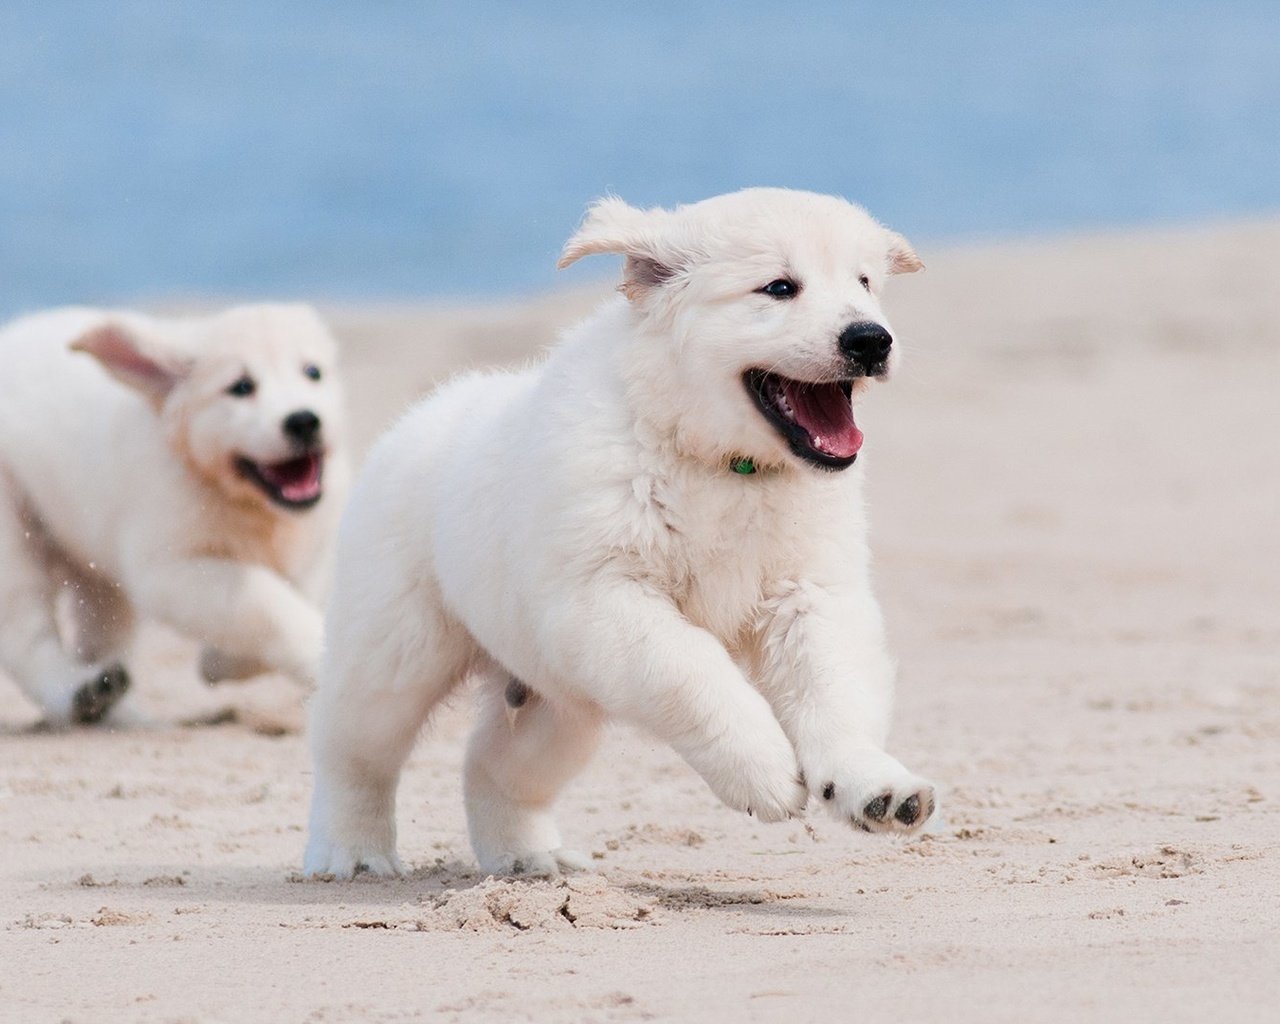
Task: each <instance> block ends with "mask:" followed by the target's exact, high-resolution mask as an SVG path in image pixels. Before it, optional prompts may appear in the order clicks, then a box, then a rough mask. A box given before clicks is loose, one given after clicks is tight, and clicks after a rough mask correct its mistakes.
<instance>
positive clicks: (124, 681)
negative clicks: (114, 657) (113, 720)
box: [71, 664, 129, 725]
mask: <svg viewBox="0 0 1280 1024" xmlns="http://www.w3.org/2000/svg"><path fill="white" fill-rule="evenodd" d="M128 689H129V673H128V672H126V671H125V669H124V666H123V665H120V664H113V665H107V666H106V667H105V668H103V669H100V670H99V671H98V673H97V674H96V675H95V676H94V677H93V678H92V679H90V680H89V681H88V682H86V683H82V684H81V685H80V686H79V687H78V688H77V689H76V691H75V693H74V694H73V695H72V698H71V719H72V721H75V722H79V723H80V724H82V725H92V724H94V723H95V722H100V721H102V718H103V716H104V715H106V713H107V712H108V711H110V710H111V709H112V708H113V707H115V705H116V702H117V701H119V700H120V698H121V697H123V696H124V695H125V693H126V692H127V691H128Z"/></svg>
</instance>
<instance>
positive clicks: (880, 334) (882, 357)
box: [837, 320, 893, 377]
mask: <svg viewBox="0 0 1280 1024" xmlns="http://www.w3.org/2000/svg"><path fill="white" fill-rule="evenodd" d="M837 343H838V344H839V346H840V354H841V355H843V356H844V357H845V358H846V359H847V360H849V362H850V363H851V364H852V365H853V366H854V367H855V368H856V369H857V370H858V371H861V374H860V375H862V376H867V377H879V376H881V375H882V374H883V373H884V372H885V369H886V367H887V365H888V361H889V350H890V349H892V348H893V337H892V336H891V335H890V334H889V332H888V331H886V330H885V329H884V328H883V327H881V326H880V325H879V324H877V323H872V322H871V321H867V320H864V321H859V322H857V323H852V324H850V325H849V326H848V327H846V328H845V329H844V330H843V331H841V332H840V338H839V340H838V342H837Z"/></svg>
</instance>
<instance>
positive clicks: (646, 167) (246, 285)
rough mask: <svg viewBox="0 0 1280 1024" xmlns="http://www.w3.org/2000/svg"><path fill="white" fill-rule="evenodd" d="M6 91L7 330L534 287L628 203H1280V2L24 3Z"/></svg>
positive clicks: (1080, 212)
mask: <svg viewBox="0 0 1280 1024" xmlns="http://www.w3.org/2000/svg"><path fill="white" fill-rule="evenodd" d="M541 8H545V9H541ZM0 97H2V102H0V313H3V314H6V315H7V314H11V313H14V312H17V311H20V310H23V309H29V308H33V307H37V306H41V305H46V304H52V303H62V302H127V301H139V300H146V299H155V298H163V297H166V296H176V297H195V296H260V295H284V296H298V297H307V298H315V299H337V300H359V299H405V300H411V299H417V298H438V297H462V296H471V297H475V296H488V295H495V294H511V293H522V292H529V291H532V290H537V289H542V288H544V287H549V286H551V285H553V284H554V283H556V282H557V277H556V274H555V271H554V269H553V265H554V261H555V255H556V252H557V251H558V249H559V246H560V244H561V242H562V241H563V239H564V238H565V237H566V235H567V234H568V233H569V232H570V231H571V230H572V228H573V227H574V225H575V224H576V223H577V221H578V219H579V217H580V215H581V212H582V209H583V207H584V205H585V203H586V202H587V201H588V200H589V199H590V198H592V197H593V196H596V195H599V194H601V193H603V192H605V191H608V190H612V191H616V192H617V193H619V194H620V195H622V196H623V197H624V198H626V199H628V200H630V201H631V202H633V203H637V204H653V203H662V204H667V203H675V202H679V201H686V200H693V199H698V198H701V197H704V196H707V195H710V194H713V193H716V192H721V191H725V190H728V189H733V188H737V187H740V186H744V185H750V184H777V185H788V186H793V187H803V188H812V189H817V190H821V191H830V192H837V193H842V194H844V195H846V196H848V197H849V198H852V199H855V200H858V201H861V202H863V203H865V204H866V205H867V206H868V207H869V208H870V209H871V210H872V212H873V213H875V214H876V215H877V216H878V217H879V218H880V219H882V220H884V221H885V222H886V223H889V224H891V225H893V226H894V227H896V228H899V229H900V230H902V231H904V232H906V233H907V234H908V235H909V236H911V237H913V239H915V240H916V241H917V242H920V241H935V242H936V241H938V240H943V239H954V238H969V237H1007V236H1015V235H1026V234H1030V233H1047V232H1054V231H1059V230H1061V229H1077V228H1086V227H1092V226H1099V225H1113V224H1141V223H1169V222H1180V221H1187V220H1205V219H1215V218H1229V217H1236V216H1241V215H1248V214H1252V213H1257V212H1275V211H1277V210H1280V5H1278V4H1277V3H1276V2H1275V0H1259V2H1255V3H1216V4H1215V3H1203V2H1201V3H1190V2H1178V0H1163V2H1156V0H1074V2H1070V3H1064V4H1052V5H1049V4H1043V5H1041V4H1028V3H1024V2H1017V0H996V2H991V3H985V4H983V3H978V4H954V3H947V2H944V0H930V2H920V3H901V4H884V3H876V4H869V3H868V4H863V3H840V2H828V3H814V4H778V3H760V2H754V0H705V2H701V3H696V4H691V3H687V2H686V3H670V4H668V3H663V2H652V3H648V4H613V3H608V2H604V0H598V2H579V0H561V2H557V3H555V4H549V5H539V4H531V3H516V2H476V3H470V4H434V3H390V2H387V3H382V2H365V3H340V2H337V0H312V2H310V3H292V4H271V3H247V2H246V3H240V2H219V3H210V2H204V3H196V2H191V0H168V2H114V3H106V2H102V3H58V2H46V3H38V4H37V3H25V2H22V3H13V2H9V3H6V4H5V5H4V6H3V7H2V8H0ZM609 271H610V268H609V267H607V266H596V267H594V268H588V269H583V270H578V269H577V268H575V270H574V271H571V272H570V274H569V275H568V277H567V278H566V277H565V275H561V278H560V280H564V279H568V280H573V279H576V278H580V277H582V276H584V275H585V276H599V275H601V274H604V273H608V272H609Z"/></svg>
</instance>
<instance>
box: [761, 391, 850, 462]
mask: <svg viewBox="0 0 1280 1024" xmlns="http://www.w3.org/2000/svg"><path fill="white" fill-rule="evenodd" d="M742 381H743V383H744V384H746V386H747V391H748V393H749V394H750V395H751V397H752V398H754V399H755V403H756V406H757V407H758V408H759V409H760V412H761V413H762V414H763V415H764V418H765V419H766V420H768V421H769V422H770V423H771V424H772V425H773V428H774V429H775V430H776V431H777V432H778V433H779V434H781V435H782V439H783V440H784V441H786V442H787V444H788V445H790V446H791V450H792V451H793V452H795V453H796V454H797V455H798V456H800V458H802V459H804V460H806V461H808V462H811V463H813V464H814V465H815V466H821V467H822V468H823V469H845V468H847V467H849V466H852V465H853V463H854V460H855V459H857V457H858V449H860V448H861V447H862V431H861V430H859V429H858V425H857V424H856V423H854V422H853V382H852V381H849V380H840V381H830V382H828V383H825V384H813V383H810V382H808V381H801V380H792V379H791V378H790V377H783V376H781V375H780V374H776V373H767V372H766V371H764V370H748V371H747V372H746V373H745V374H743V375H742Z"/></svg>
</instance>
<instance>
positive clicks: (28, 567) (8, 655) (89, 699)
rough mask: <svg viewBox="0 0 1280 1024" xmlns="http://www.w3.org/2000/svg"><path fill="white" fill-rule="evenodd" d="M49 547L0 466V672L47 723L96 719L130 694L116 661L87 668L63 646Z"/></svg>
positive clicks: (80, 721)
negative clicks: (37, 710)
mask: <svg viewBox="0 0 1280 1024" xmlns="http://www.w3.org/2000/svg"><path fill="white" fill-rule="evenodd" d="M52 565H53V561H52V556H51V552H50V549H49V542H48V540H47V538H45V537H44V536H43V535H42V534H41V532H40V528H39V524H38V523H37V522H35V521H34V520H33V519H32V518H31V517H30V516H28V515H26V514H24V512H23V509H22V506H21V505H20V504H19V501H18V497H17V495H16V494H14V493H13V490H12V486H11V485H10V484H9V482H8V481H7V479H6V478H5V475H4V471H3V467H0V668H3V669H4V670H5V671H7V672H8V673H9V674H10V675H12V676H13V678H14V680H15V681H16V682H17V683H18V685H19V686H21V687H22V689H23V691H24V692H25V693H26V694H27V696H28V697H30V698H31V699H32V700H33V701H35V702H36V703H37V704H39V705H40V707H41V708H42V709H43V710H44V712H45V714H46V718H47V721H48V722H49V724H51V725H66V724H68V723H73V722H79V723H85V724H89V723H93V722H98V721H100V720H101V719H102V718H103V717H104V716H105V715H106V714H107V712H109V711H110V710H111V708H112V707H113V706H114V705H115V704H116V702H117V701H118V700H119V699H120V698H121V697H122V696H124V693H125V691H126V690H127V689H128V688H129V676H128V673H126V672H125V670H124V667H123V666H122V665H120V664H119V663H118V662H116V661H114V660H112V659H108V660H107V661H105V662H99V663H97V664H92V665H85V664H82V663H81V662H79V661H78V660H77V659H76V658H75V657H73V656H72V655H71V654H70V653H69V652H68V651H67V649H66V648H65V646H64V645H63V642H62V637H61V636H60V635H59V633H58V624H57V619H56V616H55V613H54V607H55V605H54V602H55V598H56V595H57V583H56V582H55V579H54V574H53V573H52V572H51V569H52Z"/></svg>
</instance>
